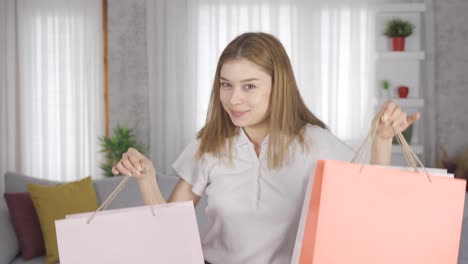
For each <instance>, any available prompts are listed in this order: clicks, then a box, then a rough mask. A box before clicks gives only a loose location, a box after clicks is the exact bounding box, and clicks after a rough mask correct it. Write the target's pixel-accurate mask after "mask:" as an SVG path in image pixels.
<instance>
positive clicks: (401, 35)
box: [384, 18, 414, 51]
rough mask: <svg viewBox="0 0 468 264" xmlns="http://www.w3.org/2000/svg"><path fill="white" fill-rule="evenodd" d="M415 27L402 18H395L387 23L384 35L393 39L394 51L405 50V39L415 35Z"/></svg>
mask: <svg viewBox="0 0 468 264" xmlns="http://www.w3.org/2000/svg"><path fill="white" fill-rule="evenodd" d="M413 29H414V25H413V24H411V23H410V22H409V21H405V20H402V19H400V18H393V19H390V20H389V21H388V22H387V27H386V29H385V32H384V35H385V36H387V37H389V38H391V39H392V50H393V51H403V50H405V38H406V37H408V36H410V35H411V34H413Z"/></svg>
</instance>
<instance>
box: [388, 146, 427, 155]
mask: <svg viewBox="0 0 468 264" xmlns="http://www.w3.org/2000/svg"><path fill="white" fill-rule="evenodd" d="M410 147H411V149H412V150H413V151H414V153H416V154H418V155H420V154H423V153H424V146H423V145H410ZM392 154H403V151H402V150H401V147H400V146H399V145H392Z"/></svg>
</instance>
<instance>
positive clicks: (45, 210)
mask: <svg viewBox="0 0 468 264" xmlns="http://www.w3.org/2000/svg"><path fill="white" fill-rule="evenodd" d="M28 189H29V193H30V194H31V198H32V200H33V202H34V207H35V208H36V211H37V215H38V217H39V222H40V224H41V229H42V233H43V234H44V240H45V247H46V253H47V254H46V260H47V264H52V263H56V262H57V261H58V259H59V255H58V247H57V236H56V234H55V220H59V219H64V218H65V216H66V215H68V214H76V213H84V212H90V211H95V210H96V209H97V208H98V202H97V199H96V192H95V190H94V186H93V182H92V180H91V177H87V178H85V179H82V180H79V181H76V182H71V183H66V184H62V185H56V186H45V185H40V184H28Z"/></svg>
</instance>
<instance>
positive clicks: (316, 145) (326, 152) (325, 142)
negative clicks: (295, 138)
mask: <svg viewBox="0 0 468 264" xmlns="http://www.w3.org/2000/svg"><path fill="white" fill-rule="evenodd" d="M304 138H305V140H306V142H307V143H308V145H309V146H310V147H312V149H313V150H314V151H319V152H320V153H321V155H322V156H323V158H329V159H338V160H349V159H350V157H352V155H353V150H352V149H351V148H350V147H349V146H348V145H347V144H346V143H345V142H344V141H342V140H341V139H339V138H338V137H337V136H335V135H334V134H333V133H332V132H331V131H330V130H328V129H326V128H322V127H319V126H316V125H312V124H307V125H306V127H305V129H304Z"/></svg>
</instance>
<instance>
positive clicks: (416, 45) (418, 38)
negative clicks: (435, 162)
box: [375, 3, 426, 166]
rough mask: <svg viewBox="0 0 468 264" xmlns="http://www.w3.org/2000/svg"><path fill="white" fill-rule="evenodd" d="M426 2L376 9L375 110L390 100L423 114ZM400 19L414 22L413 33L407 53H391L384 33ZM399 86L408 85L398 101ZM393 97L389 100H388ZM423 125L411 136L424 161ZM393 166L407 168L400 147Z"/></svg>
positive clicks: (404, 108) (406, 109)
mask: <svg viewBox="0 0 468 264" xmlns="http://www.w3.org/2000/svg"><path fill="white" fill-rule="evenodd" d="M425 12H426V5H425V4H424V3H410V4H404V3H399V4H386V5H381V6H379V7H378V8H377V12H376V19H375V21H376V34H375V35H376V37H375V48H376V54H375V66H376V68H375V77H376V78H375V81H376V87H378V89H377V97H378V98H377V100H376V110H379V109H380V108H381V107H382V106H383V104H384V103H385V102H386V101H387V100H389V99H391V100H393V101H394V102H395V103H397V104H398V105H399V106H400V107H401V108H402V109H403V110H405V111H406V112H407V113H408V114H414V113H416V112H422V110H423V109H424V107H425V100H424V97H423V91H422V90H421V89H422V76H424V74H425V73H424V71H425V67H423V66H424V63H425V60H426V52H425V51H424V38H423V36H424V30H425V29H424V28H425V26H424V23H423V21H424V19H423V18H424V17H423V16H424V13H425ZM392 18H400V19H403V20H406V21H409V22H411V23H412V24H413V25H414V26H415V28H414V31H413V34H412V35H411V36H409V37H407V38H406V40H405V50H404V51H392V50H391V40H390V38H388V37H386V36H384V34H383V32H384V30H385V27H386V23H387V21H388V20H390V19H392ZM384 80H387V81H389V83H390V94H389V95H387V96H386V97H385V98H383V96H381V95H383V94H384V93H383V91H382V82H383V81H384ZM399 86H408V87H409V95H408V98H399V97H398V93H397V89H398V87H399ZM388 97H390V98H388ZM420 126H421V125H420V122H418V123H416V124H414V125H413V128H412V133H411V134H412V135H411V142H410V144H411V148H412V149H413V151H414V152H415V153H416V154H417V155H418V156H419V157H420V158H421V159H424V154H425V153H424V146H423V145H422V144H421V142H422V136H423V135H422V133H421V132H422V131H421V129H420ZM392 164H393V165H399V166H405V165H406V161H405V159H404V156H403V153H402V151H401V147H400V146H398V145H393V146H392Z"/></svg>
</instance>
